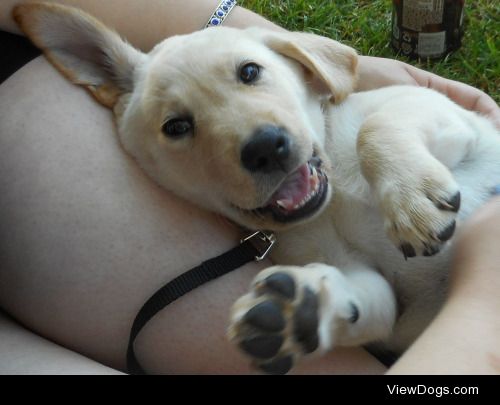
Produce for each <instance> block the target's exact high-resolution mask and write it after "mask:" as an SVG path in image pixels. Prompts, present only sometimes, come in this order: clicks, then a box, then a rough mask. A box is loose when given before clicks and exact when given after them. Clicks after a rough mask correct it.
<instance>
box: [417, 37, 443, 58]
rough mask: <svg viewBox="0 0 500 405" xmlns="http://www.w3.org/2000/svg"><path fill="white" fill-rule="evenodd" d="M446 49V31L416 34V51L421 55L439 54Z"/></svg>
mask: <svg viewBox="0 0 500 405" xmlns="http://www.w3.org/2000/svg"><path fill="white" fill-rule="evenodd" d="M445 50H446V31H441V32H432V33H424V32H420V33H419V34H418V49H417V53H418V55H419V56H421V57H434V56H440V55H442V54H443V53H444V51H445Z"/></svg>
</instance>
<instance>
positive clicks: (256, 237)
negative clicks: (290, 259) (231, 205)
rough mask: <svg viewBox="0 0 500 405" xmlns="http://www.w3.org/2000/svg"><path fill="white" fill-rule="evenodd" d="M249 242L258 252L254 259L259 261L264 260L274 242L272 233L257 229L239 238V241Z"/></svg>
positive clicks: (274, 238)
mask: <svg viewBox="0 0 500 405" xmlns="http://www.w3.org/2000/svg"><path fill="white" fill-rule="evenodd" d="M247 241H248V242H250V243H251V244H252V245H253V247H255V249H257V251H258V252H259V254H258V255H257V256H255V261H257V262H260V261H261V260H264V259H265V258H266V256H267V255H268V254H269V252H270V251H271V249H272V247H273V245H274V244H275V243H276V237H275V236H274V233H272V232H269V231H257V232H254V233H252V234H251V235H249V236H247V237H246V238H244V239H241V240H240V243H244V242H247Z"/></svg>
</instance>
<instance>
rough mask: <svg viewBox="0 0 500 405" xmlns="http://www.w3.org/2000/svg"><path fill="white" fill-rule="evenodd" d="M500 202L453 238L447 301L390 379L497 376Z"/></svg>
mask: <svg viewBox="0 0 500 405" xmlns="http://www.w3.org/2000/svg"><path fill="white" fill-rule="evenodd" d="M499 246H500V197H496V198H495V199H493V200H492V201H490V202H489V203H488V204H487V205H486V206H484V207H483V208H482V209H481V210H479V211H478V212H477V213H476V214H475V215H474V216H473V217H472V218H471V219H469V220H468V222H467V223H466V224H465V225H464V227H463V229H462V230H461V232H460V233H459V235H458V239H457V241H456V245H455V256H454V262H453V266H452V274H451V286H450V292H449V298H448V300H447V302H446V304H445V306H444V307H443V309H442V311H441V312H440V313H439V315H438V316H437V317H436V319H435V320H434V321H433V322H432V324H431V325H430V326H429V327H428V328H427V329H426V330H425V332H424V333H423V334H422V335H421V336H420V337H419V338H418V339H417V341H416V342H415V343H414V344H413V345H412V346H411V347H410V349H409V350H408V351H407V352H406V353H405V354H404V355H403V356H402V357H401V358H400V359H399V361H398V362H397V363H396V364H395V365H394V366H393V367H392V368H391V369H390V370H389V372H388V373H389V374H499V373H500V348H499V345H498V340H499V338H500V317H499V316H498V308H500V294H499V293H498V291H500V251H499V249H498V247H499Z"/></svg>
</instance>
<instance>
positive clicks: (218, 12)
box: [217, 10, 225, 17]
mask: <svg viewBox="0 0 500 405" xmlns="http://www.w3.org/2000/svg"><path fill="white" fill-rule="evenodd" d="M224 14H225V13H224V11H222V10H217V15H218V16H219V17H224Z"/></svg>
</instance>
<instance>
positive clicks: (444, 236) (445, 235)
mask: <svg viewBox="0 0 500 405" xmlns="http://www.w3.org/2000/svg"><path fill="white" fill-rule="evenodd" d="M456 226H457V223H456V221H453V222H452V223H451V224H450V225H448V226H447V227H446V228H445V229H443V230H442V231H441V232H440V233H439V234H438V235H437V238H438V239H439V240H440V241H441V242H446V241H447V240H449V239H451V237H452V236H453V234H454V233H455V228H456Z"/></svg>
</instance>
